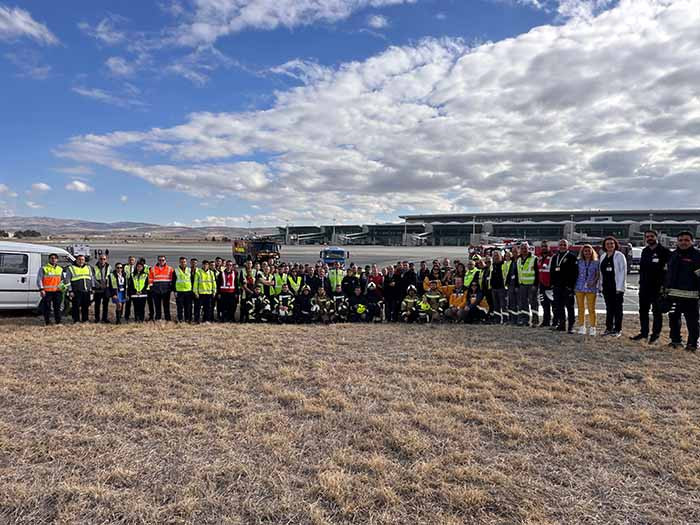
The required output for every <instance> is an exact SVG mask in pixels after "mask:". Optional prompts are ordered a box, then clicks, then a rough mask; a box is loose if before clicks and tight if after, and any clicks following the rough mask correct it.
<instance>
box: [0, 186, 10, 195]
mask: <svg viewBox="0 0 700 525" xmlns="http://www.w3.org/2000/svg"><path fill="white" fill-rule="evenodd" d="M9 192H10V188H9V187H8V186H7V184H0V194H3V193H9Z"/></svg>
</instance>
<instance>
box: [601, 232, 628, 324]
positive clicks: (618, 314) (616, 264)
mask: <svg viewBox="0 0 700 525" xmlns="http://www.w3.org/2000/svg"><path fill="white" fill-rule="evenodd" d="M600 274H601V278H600V288H601V290H603V298H604V299H605V332H604V333H603V335H610V336H613V337H620V335H622V306H623V304H624V302H625V288H626V286H627V258H626V257H625V256H624V255H623V253H622V252H621V251H620V243H619V242H617V239H616V238H615V237H606V238H605V239H604V240H603V254H602V256H601V257H600Z"/></svg>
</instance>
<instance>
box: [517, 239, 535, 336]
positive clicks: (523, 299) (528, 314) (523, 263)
mask: <svg viewBox="0 0 700 525" xmlns="http://www.w3.org/2000/svg"><path fill="white" fill-rule="evenodd" d="M515 266H516V275H517V280H518V326H528V325H531V326H537V324H538V322H539V308H540V305H539V303H538V301H537V285H538V275H537V258H536V257H535V256H534V255H533V254H531V253H530V245H529V244H528V243H526V242H524V243H522V244H521V245H520V257H519V258H518V261H517V262H516V263H515Z"/></svg>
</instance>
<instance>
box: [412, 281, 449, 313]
mask: <svg viewBox="0 0 700 525" xmlns="http://www.w3.org/2000/svg"><path fill="white" fill-rule="evenodd" d="M446 305H447V300H446V299H445V296H444V295H443V294H442V292H441V291H440V290H439V288H438V282H437V281H430V288H428V291H427V292H425V293H424V294H423V300H422V301H421V303H420V307H419V309H418V310H419V311H418V318H419V319H418V320H419V321H421V322H428V323H439V322H441V321H442V317H443V313H444V311H445V306H446ZM426 306H427V307H426Z"/></svg>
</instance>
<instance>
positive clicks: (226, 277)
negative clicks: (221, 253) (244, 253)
mask: <svg viewBox="0 0 700 525" xmlns="http://www.w3.org/2000/svg"><path fill="white" fill-rule="evenodd" d="M238 284H239V282H238V272H237V271H236V269H235V268H234V267H233V261H232V260H231V259H228V260H226V262H225V263H224V267H223V269H222V270H221V271H220V272H219V275H218V277H217V278H216V289H217V292H216V297H217V304H218V305H219V309H220V310H221V313H222V317H221V321H222V322H228V323H233V322H234V321H235V318H236V308H237V307H238Z"/></svg>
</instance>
